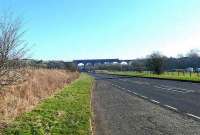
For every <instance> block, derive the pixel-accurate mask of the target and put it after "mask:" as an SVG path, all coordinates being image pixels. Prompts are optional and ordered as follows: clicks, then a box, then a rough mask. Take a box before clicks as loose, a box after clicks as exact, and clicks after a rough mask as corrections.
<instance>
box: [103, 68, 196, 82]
mask: <svg viewBox="0 0 200 135" xmlns="http://www.w3.org/2000/svg"><path fill="white" fill-rule="evenodd" d="M103 73H107V74H113V75H127V76H133V77H147V78H158V79H169V80H181V81H193V82H200V74H198V73H192V74H190V73H184V74H183V73H178V72H165V73H163V74H161V75H157V74H150V73H147V72H134V71H105V72H103Z"/></svg>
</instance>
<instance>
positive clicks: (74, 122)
mask: <svg viewBox="0 0 200 135" xmlns="http://www.w3.org/2000/svg"><path fill="white" fill-rule="evenodd" d="M92 84H93V79H92V78H91V77H89V76H88V75H86V74H81V76H80V78H79V79H78V80H76V81H75V82H73V83H72V84H71V85H69V86H67V87H66V88H64V89H63V90H62V91H60V92H59V93H57V94H55V95H54V96H53V97H50V98H48V99H46V100H44V101H43V102H41V104H39V105H38V106H37V107H36V108H35V109H34V110H33V111H31V112H29V113H25V114H23V115H22V116H20V117H18V118H17V119H16V120H15V121H14V122H13V123H12V124H10V125H9V126H8V127H7V128H6V129H5V130H4V132H3V134H5V135H44V134H45V135H50V134H51V135H89V134H90V132H91V131H90V118H91V106H90V99H91V97H90V96H91V88H92Z"/></svg>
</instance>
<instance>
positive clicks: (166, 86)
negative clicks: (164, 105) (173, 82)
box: [160, 85, 194, 93]
mask: <svg viewBox="0 0 200 135" xmlns="http://www.w3.org/2000/svg"><path fill="white" fill-rule="evenodd" d="M160 86H161V87H164V88H166V89H168V90H172V91H176V92H178V91H179V92H180V91H182V92H184V93H189V92H194V90H189V89H184V88H178V87H171V86H168V85H160Z"/></svg>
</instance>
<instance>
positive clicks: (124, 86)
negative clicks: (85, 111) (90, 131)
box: [91, 74, 200, 135]
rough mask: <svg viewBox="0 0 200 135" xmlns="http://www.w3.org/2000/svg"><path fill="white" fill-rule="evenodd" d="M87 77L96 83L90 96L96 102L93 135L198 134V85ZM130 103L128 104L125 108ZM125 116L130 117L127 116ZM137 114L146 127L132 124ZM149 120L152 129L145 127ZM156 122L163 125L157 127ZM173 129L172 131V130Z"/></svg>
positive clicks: (199, 95) (199, 104) (110, 76)
mask: <svg viewBox="0 0 200 135" xmlns="http://www.w3.org/2000/svg"><path fill="white" fill-rule="evenodd" d="M91 75H92V76H93V77H95V79H96V80H97V88H96V90H95V92H94V93H96V94H95V95H94V98H96V99H94V100H93V101H94V102H95V105H94V106H95V107H94V110H95V113H96V117H95V121H96V127H97V128H96V131H97V133H96V134H100V135H101V134H102V135H103V134H106V135H107V134H124V135H125V134H133V131H135V133H134V134H149V133H150V134H200V132H199V130H198V129H199V128H200V125H199V120H200V84H197V83H190V82H179V81H169V80H159V79H147V78H124V77H119V76H113V75H105V74H91ZM117 94H118V95H117ZM131 102H132V104H129V103H131ZM136 103H137V104H136ZM160 106H161V107H160ZM135 108H137V110H136V109H135ZM144 108H145V109H144ZM141 109H143V110H141ZM134 111H135V113H134ZM120 112H121V114H119V113H120ZM129 113H133V114H131V115H128V114H129ZM137 113H138V114H141V113H145V114H144V115H142V118H143V117H144V118H146V119H144V120H143V121H144V123H146V124H147V125H145V124H144V123H143V125H142V124H141V125H142V126H141V125H137V124H136V123H138V121H137V120H136V119H135V117H138V118H139V117H140V115H139V116H135V117H133V116H134V115H135V114H137ZM179 113H180V114H179ZM125 114H126V115H125ZM118 115H119V116H118ZM123 115H124V116H123ZM120 117H123V119H122V120H121V121H120V120H119V121H116V118H120ZM142 118H141V119H142ZM131 119H132V121H130V120H131ZM149 119H152V120H150V121H151V124H152V121H154V122H153V123H154V124H153V125H151V124H150V125H149V126H148V122H149ZM159 119H160V120H159ZM161 119H162V120H161ZM124 120H126V121H124ZM127 121H128V123H127ZM160 121H163V122H164V123H159V122H160ZM110 122H111V123H110ZM131 122H133V123H135V125H137V127H138V126H141V129H140V128H139V129H138V130H137V128H136V127H135V126H131ZM109 123H110V124H109ZM112 123H115V124H112ZM116 123H118V124H116ZM123 124H124V125H123ZM162 124H164V125H162ZM182 124H183V125H182ZM106 125H107V126H106ZM169 125H171V126H169ZM146 126H147V127H146ZM116 127H118V128H117V129H116ZM122 127H124V128H122ZM125 127H126V128H125ZM173 127H176V128H175V129H173ZM120 128H122V129H120ZM144 128H145V129H144ZM125 129H126V130H125ZM133 129H134V130H133ZM103 131H106V133H105V132H104V133H103ZM190 131H191V132H190Z"/></svg>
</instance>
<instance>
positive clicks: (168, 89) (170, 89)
mask: <svg viewBox="0 0 200 135" xmlns="http://www.w3.org/2000/svg"><path fill="white" fill-rule="evenodd" d="M154 87H155V88H158V89H163V90H167V91H174V92H179V93H188V92H183V91H179V90H173V89H172V88H163V87H160V86H157V85H154Z"/></svg>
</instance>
